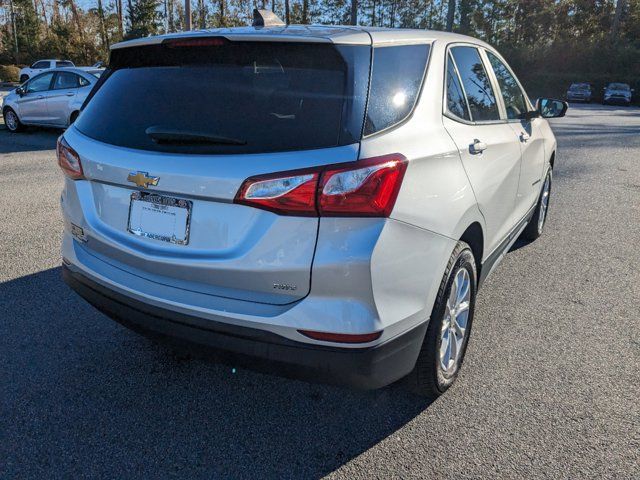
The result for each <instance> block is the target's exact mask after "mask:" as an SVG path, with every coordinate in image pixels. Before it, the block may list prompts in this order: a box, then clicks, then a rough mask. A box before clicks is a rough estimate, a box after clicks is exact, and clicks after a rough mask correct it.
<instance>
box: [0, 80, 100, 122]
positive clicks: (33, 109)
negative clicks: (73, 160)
mask: <svg viewBox="0 0 640 480" xmlns="http://www.w3.org/2000/svg"><path fill="white" fill-rule="evenodd" d="M102 72H103V70H100V69H91V70H85V69H80V68H56V69H52V70H47V71H45V72H44V73H40V74H39V75H36V76H34V77H33V78H31V79H30V80H28V81H27V82H25V83H23V84H22V85H20V86H19V87H18V88H16V89H15V90H13V91H12V92H10V93H9V94H8V95H7V96H6V97H5V98H4V103H3V105H2V114H3V116H4V123H5V125H6V127H7V128H8V129H9V131H11V132H19V131H21V130H23V129H24V127H25V126H27V125H37V126H43V127H63V128H64V127H68V126H69V125H70V124H71V123H73V122H74V121H75V119H76V118H77V116H78V114H79V113H80V107H82V104H83V103H84V101H85V99H86V98H87V96H88V95H89V92H91V89H92V88H93V86H94V85H95V84H96V83H97V82H98V78H99V77H100V75H101V74H102Z"/></svg>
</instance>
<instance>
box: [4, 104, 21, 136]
mask: <svg viewBox="0 0 640 480" xmlns="http://www.w3.org/2000/svg"><path fill="white" fill-rule="evenodd" d="M2 113H3V116H4V124H5V125H6V127H7V129H9V131H10V132H19V131H21V130H23V129H24V125H23V124H22V122H20V119H19V118H18V115H17V114H16V112H14V111H13V109H11V108H5V109H4V111H3V112H2Z"/></svg>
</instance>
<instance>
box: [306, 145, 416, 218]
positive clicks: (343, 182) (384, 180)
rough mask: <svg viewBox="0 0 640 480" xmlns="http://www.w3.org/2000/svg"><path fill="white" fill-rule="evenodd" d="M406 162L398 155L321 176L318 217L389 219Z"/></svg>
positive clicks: (369, 160) (372, 159) (370, 160)
mask: <svg viewBox="0 0 640 480" xmlns="http://www.w3.org/2000/svg"><path fill="white" fill-rule="evenodd" d="M406 169H407V161H406V159H405V158H404V157H403V156H402V155H399V154H393V155H385V156H382V157H375V158H370V159H367V160H364V161H360V162H358V166H357V168H354V167H353V166H349V167H344V168H332V169H329V170H326V171H325V172H324V173H323V174H322V180H321V182H320V187H319V191H320V194H319V196H318V198H319V202H318V207H319V211H320V215H321V216H325V217H328V216H347V217H349V216H368V217H388V216H389V215H390V214H391V210H393V206H394V205H395V203H396V198H397V197H398V192H399V191H400V186H401V185H402V179H403V177H404V172H405V170H406Z"/></svg>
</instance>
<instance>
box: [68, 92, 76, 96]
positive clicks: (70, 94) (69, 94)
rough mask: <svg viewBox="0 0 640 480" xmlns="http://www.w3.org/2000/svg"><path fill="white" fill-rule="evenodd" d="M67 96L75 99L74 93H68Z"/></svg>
mask: <svg viewBox="0 0 640 480" xmlns="http://www.w3.org/2000/svg"><path fill="white" fill-rule="evenodd" d="M66 95H67V97H73V96H74V95H75V93H73V92H67V94H66Z"/></svg>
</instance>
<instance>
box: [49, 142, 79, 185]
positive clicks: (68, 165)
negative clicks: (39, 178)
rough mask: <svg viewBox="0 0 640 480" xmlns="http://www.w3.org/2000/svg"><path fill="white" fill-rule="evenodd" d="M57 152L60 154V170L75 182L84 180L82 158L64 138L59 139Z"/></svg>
mask: <svg viewBox="0 0 640 480" xmlns="http://www.w3.org/2000/svg"><path fill="white" fill-rule="evenodd" d="M56 152H57V154H58V165H60V168H61V169H62V171H63V172H64V174H65V175H66V176H67V177H69V178H71V179H73V180H79V179H81V178H84V173H83V172H82V163H80V156H79V155H78V154H77V153H76V151H75V150H74V149H73V148H71V147H70V146H69V144H68V143H67V141H66V140H65V139H64V137H62V136H61V137H60V138H58V144H57V146H56Z"/></svg>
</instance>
